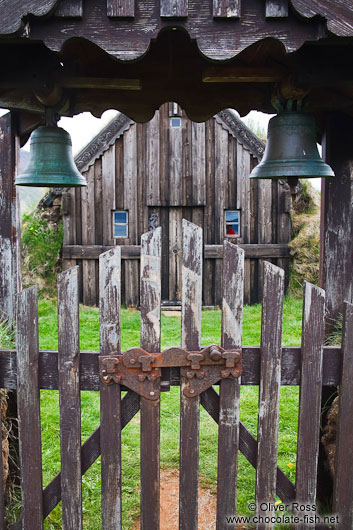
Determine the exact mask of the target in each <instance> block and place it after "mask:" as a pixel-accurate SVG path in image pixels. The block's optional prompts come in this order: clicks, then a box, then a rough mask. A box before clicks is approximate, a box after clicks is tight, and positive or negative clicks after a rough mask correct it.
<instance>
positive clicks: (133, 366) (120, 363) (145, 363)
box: [99, 344, 242, 400]
mask: <svg viewBox="0 0 353 530" xmlns="http://www.w3.org/2000/svg"><path fill="white" fill-rule="evenodd" d="M166 367H169V368H171V367H173V368H175V367H179V368H180V376H181V380H182V390H183V393H184V395H185V396H187V397H190V398H192V397H196V396H198V395H200V394H201V393H202V392H204V391H205V390H207V388H209V387H211V386H212V385H214V384H216V383H218V382H219V381H220V380H222V379H226V378H238V377H239V376H240V375H241V373H242V357H241V349H234V350H225V349H224V348H221V347H220V346H217V345H214V344H212V345H211V346H207V347H206V348H203V349H201V350H200V351H187V350H185V349H183V348H168V349H167V350H165V351H163V352H162V353H148V352H147V351H146V350H144V349H143V348H131V349H129V350H127V351H125V352H124V353H122V354H121V355H105V356H103V355H101V356H100V357H99V371H100V379H101V381H102V383H104V384H106V385H109V384H112V383H118V384H122V385H124V386H126V387H127V388H130V389H131V390H133V391H134V392H136V393H137V394H139V395H140V396H142V397H144V398H146V399H150V400H156V399H159V397H160V379H161V369H162V368H166Z"/></svg>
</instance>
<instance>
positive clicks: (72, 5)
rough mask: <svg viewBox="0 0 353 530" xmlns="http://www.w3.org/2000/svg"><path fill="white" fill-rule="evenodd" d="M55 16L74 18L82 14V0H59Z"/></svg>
mask: <svg viewBox="0 0 353 530" xmlns="http://www.w3.org/2000/svg"><path fill="white" fill-rule="evenodd" d="M55 16H56V17H63V18H75V17H82V16H83V0H60V2H59V5H58V7H57V8H56V9H55Z"/></svg>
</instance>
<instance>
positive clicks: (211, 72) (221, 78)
mask: <svg viewBox="0 0 353 530" xmlns="http://www.w3.org/2000/svg"><path fill="white" fill-rule="evenodd" d="M285 75H286V74H284V73H283V72H280V71H278V70H275V69H274V68H263V67H253V66H240V67H239V66H236V67H234V66H233V67H227V66H223V67H222V66H212V67H210V68H206V70H204V72H203V74H202V81H203V82H204V83H277V82H279V81H282V80H283V79H284V77H285Z"/></svg>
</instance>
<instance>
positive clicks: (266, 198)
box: [257, 179, 272, 297]
mask: <svg viewBox="0 0 353 530" xmlns="http://www.w3.org/2000/svg"><path fill="white" fill-rule="evenodd" d="M257 208H258V242H259V243H271V242H272V211H271V209H272V183H271V181H270V180H266V179H263V180H261V182H260V180H259V181H258V206H257ZM263 266H264V260H261V259H260V260H259V275H260V276H259V297H261V296H262V291H263V273H262V271H263Z"/></svg>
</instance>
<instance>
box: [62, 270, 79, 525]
mask: <svg viewBox="0 0 353 530" xmlns="http://www.w3.org/2000/svg"><path fill="white" fill-rule="evenodd" d="M78 269H79V268H78V267H73V268H72V269H68V270H66V271H64V272H62V273H61V274H59V276H58V335H59V340H58V351H59V355H58V369H59V403H60V442H61V498H62V523H63V524H62V527H63V530H81V529H82V481H81V396H80V382H79V379H80V378H79V370H80V338H79V305H78Z"/></svg>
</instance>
